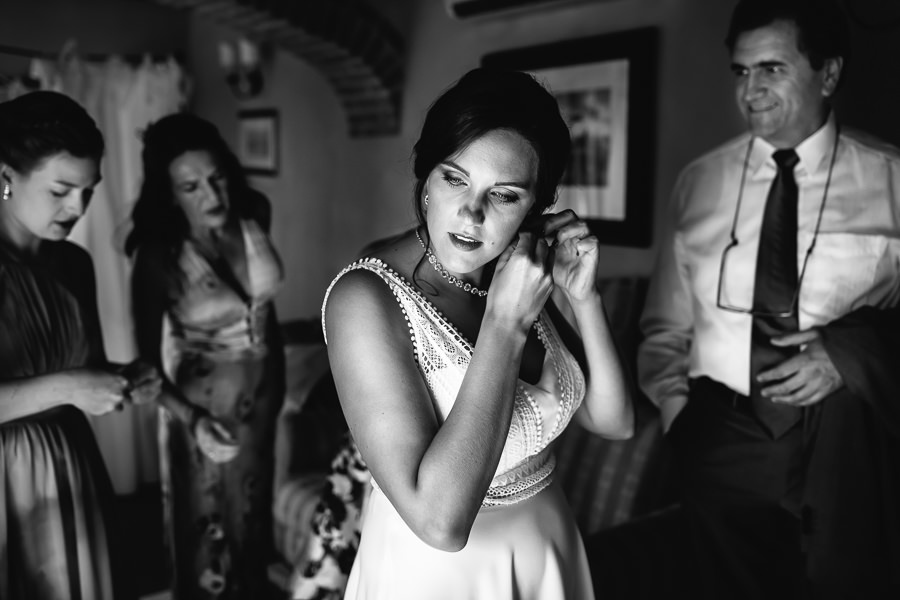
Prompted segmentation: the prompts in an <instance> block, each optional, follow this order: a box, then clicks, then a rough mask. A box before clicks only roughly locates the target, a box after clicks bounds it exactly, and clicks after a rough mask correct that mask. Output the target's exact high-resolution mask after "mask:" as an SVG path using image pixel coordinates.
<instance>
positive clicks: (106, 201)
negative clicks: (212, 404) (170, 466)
mask: <svg viewBox="0 0 900 600" xmlns="http://www.w3.org/2000/svg"><path fill="white" fill-rule="evenodd" d="M32 76H34V77H36V78H37V79H39V80H40V82H41V88H42V89H53V90H56V91H59V92H62V93H65V94H67V95H69V96H71V97H72V98H74V99H75V100H77V101H78V102H80V103H81V105H82V106H84V107H85V109H86V110H87V111H88V113H90V114H91V116H92V117H94V119H95V120H96V122H97V125H98V127H99V128H100V130H101V131H102V132H103V137H104V139H105V141H106V154H105V155H104V159H103V164H102V166H101V172H102V175H103V180H102V181H101V182H100V184H99V185H98V186H97V188H96V190H95V191H94V197H93V200H92V201H91V206H90V208H89V210H88V211H87V214H86V215H85V217H83V218H82V220H81V221H80V222H79V223H78V225H77V226H76V228H75V229H74V230H73V232H72V236H71V238H70V239H71V240H72V241H74V242H76V243H79V244H81V245H82V246H84V247H85V248H87V249H88V251H89V252H90V253H91V256H92V257H93V260H94V267H95V269H96V272H97V299H98V304H99V311H100V319H101V323H102V326H103V340H104V343H105V346H106V353H107V356H108V358H109V360H111V361H113V362H120V363H127V362H130V361H131V360H133V359H134V358H135V357H136V356H137V348H136V344H135V341H134V336H133V327H132V320H131V314H130V310H129V307H130V293H129V281H128V278H129V274H130V263H129V261H128V259H127V257H126V256H125V254H124V251H123V244H124V238H125V236H126V235H127V233H128V231H129V227H130V224H129V218H130V215H131V209H132V206H133V205H134V201H135V199H136V198H137V195H138V191H139V188H140V184H141V179H142V168H141V158H140V153H141V147H142V144H141V138H140V135H141V132H142V131H143V130H144V128H145V127H146V126H147V125H148V124H149V123H151V122H153V121H155V120H157V119H159V118H160V117H163V116H165V115H167V114H170V113H173V112H177V111H178V110H180V109H181V108H182V107H183V106H184V105H185V104H186V100H187V94H188V92H187V89H188V85H187V77H186V75H185V73H184V72H183V70H182V68H181V67H180V66H179V65H178V63H177V62H176V61H175V60H168V61H163V62H159V61H153V60H151V59H150V58H149V57H148V58H146V59H145V60H144V61H143V62H142V63H141V64H140V65H137V66H135V65H132V64H129V63H128V62H126V61H125V60H123V59H121V58H118V57H110V58H109V59H107V60H106V61H104V62H86V61H82V60H81V59H79V58H78V57H77V56H76V55H75V54H74V52H72V51H71V50H70V51H64V52H63V54H62V55H61V58H60V60H59V61H46V60H35V61H34V62H33V64H32ZM156 420H157V409H156V407H155V406H139V407H138V406H129V407H126V409H125V410H124V411H122V412H114V413H110V414H108V415H104V416H102V417H96V418H92V425H93V427H94V432H95V434H96V437H97V441H98V443H99V445H100V450H101V452H102V453H103V456H104V459H105V460H106V465H107V468H108V469H109V473H110V476H111V478H112V481H113V485H114V487H115V489H116V492H117V493H118V494H128V493H132V492H134V491H136V490H137V489H138V488H139V487H140V486H141V485H142V484H146V483H153V482H157V481H159V458H158V448H157V441H156V430H157V426H156Z"/></svg>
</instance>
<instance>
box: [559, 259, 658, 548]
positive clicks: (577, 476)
mask: <svg viewBox="0 0 900 600" xmlns="http://www.w3.org/2000/svg"><path fill="white" fill-rule="evenodd" d="M598 287H599V289H600V293H601V295H602V297H603V305H604V307H605V308H606V311H607V316H608V317H609V323H610V327H611V329H612V333H613V336H614V337H615V339H616V343H617V345H618V346H619V351H620V353H621V355H622V357H623V360H624V362H625V365H624V366H625V368H626V369H627V370H628V371H629V372H631V373H635V372H636V356H637V348H638V344H639V343H640V330H639V326H638V321H639V319H640V314H641V311H642V310H643V305H644V295H645V293H646V289H647V280H646V278H643V277H609V278H604V279H601V280H600V281H599V282H598ZM635 393H636V394H637V397H636V399H635V410H636V415H637V418H636V427H635V433H634V436H633V437H632V438H631V439H629V440H624V441H612V440H607V439H605V438H602V437H600V436H598V435H594V434H592V433H590V432H589V431H587V430H586V429H584V428H582V427H580V426H579V425H578V424H577V423H575V422H573V423H572V424H570V425H569V427H568V428H567V429H566V431H565V432H564V433H563V435H562V436H561V437H560V440H559V441H558V442H557V446H556V456H557V461H558V463H557V470H556V479H557V481H560V482H561V483H562V487H563V490H564V491H565V493H566V496H567V497H568V500H569V504H570V505H571V507H572V511H573V512H574V513H575V519H576V520H577V522H578V524H579V526H580V527H581V529H582V532H583V534H584V535H589V534H591V533H594V532H596V531H598V530H600V529H605V528H607V527H611V526H613V525H617V524H619V523H622V522H623V521H626V520H628V519H630V518H631V517H633V516H637V514H638V513H640V512H642V511H644V510H646V509H648V508H649V509H652V508H656V507H657V506H658V503H657V498H650V499H649V501H646V500H644V496H647V495H648V494H649V495H653V494H656V493H657V492H658V491H660V490H661V489H662V488H663V485H661V484H660V477H661V475H662V473H661V472H660V470H659V466H660V465H661V464H662V463H661V462H660V461H661V460H662V458H663V456H662V455H663V449H664V447H663V444H662V430H661V428H660V424H659V418H658V413H657V412H656V408H655V407H653V406H652V405H651V404H650V403H649V401H648V400H647V399H646V398H645V397H644V396H642V395H641V394H640V393H639V392H638V391H637V386H635ZM662 500H663V498H662V497H661V496H660V497H659V501H660V502H662ZM644 503H646V504H648V506H643V504H644Z"/></svg>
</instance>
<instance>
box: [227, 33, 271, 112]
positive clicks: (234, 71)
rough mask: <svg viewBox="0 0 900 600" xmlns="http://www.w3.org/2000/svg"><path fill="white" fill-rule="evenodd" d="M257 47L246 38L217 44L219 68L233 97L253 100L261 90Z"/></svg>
mask: <svg viewBox="0 0 900 600" xmlns="http://www.w3.org/2000/svg"><path fill="white" fill-rule="evenodd" d="M260 63H261V61H260V50H259V46H258V45H257V44H255V43H253V42H251V41H250V40H248V39H246V38H240V39H238V40H236V41H221V42H219V66H220V67H222V70H223V71H225V81H226V82H227V83H228V87H230V88H231V92H232V93H233V94H234V95H235V97H237V98H240V99H246V98H253V97H254V96H257V95H258V94H259V93H260V92H261V91H262V89H263V76H262V67H261V64H260Z"/></svg>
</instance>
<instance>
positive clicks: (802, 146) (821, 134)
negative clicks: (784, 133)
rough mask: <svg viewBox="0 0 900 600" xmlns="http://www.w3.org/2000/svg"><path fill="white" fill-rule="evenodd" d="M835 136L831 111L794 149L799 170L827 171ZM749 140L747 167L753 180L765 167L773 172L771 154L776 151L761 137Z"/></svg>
mask: <svg viewBox="0 0 900 600" xmlns="http://www.w3.org/2000/svg"><path fill="white" fill-rule="evenodd" d="M837 134H838V132H837V121H836V120H835V117H834V111H831V112H830V113H829V115H828V119H827V120H826V121H825V124H824V125H822V126H821V127H819V128H818V129H817V130H816V131H815V132H813V134H812V135H810V136H809V137H808V138H806V139H805V140H803V141H802V142H800V143H799V144H797V146H796V147H795V148H794V150H796V152H797V156H798V157H799V158H800V164H799V169H800V170H802V171H804V172H806V173H815V172H816V171H817V170H819V169H827V168H828V161H829V159H830V158H831V152H832V148H833V147H834V139H835V137H836V136H837ZM750 140H751V142H750V143H752V144H753V147H752V149H751V150H750V157H749V162H748V165H747V166H748V168H749V170H750V176H751V177H753V178H756V177H757V176H760V175H761V170H762V169H763V167H766V166H768V168H770V169H772V170H775V169H776V166H775V160H774V159H773V158H772V153H773V152H775V150H776V148H775V146H773V145H772V144H770V143H769V142H767V141H766V140H764V139H762V138H761V137H756V136H754V137H751V138H750Z"/></svg>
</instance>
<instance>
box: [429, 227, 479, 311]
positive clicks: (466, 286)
mask: <svg viewBox="0 0 900 600" xmlns="http://www.w3.org/2000/svg"><path fill="white" fill-rule="evenodd" d="M416 238H417V239H418V240H419V243H420V244H422V247H423V248H425V256H427V257H428V262H430V263H431V266H432V267H434V270H435V271H437V272H438V274H439V275H440V276H441V277H443V278H444V279H446V280H447V281H449V282H450V283H452V284H453V285H455V286H456V287H458V288H460V289H461V290H464V291H466V292H469V293H470V294H474V295H476V296H478V297H479V298H484V297H485V296H487V290H480V289H478V288H477V287H475V286H474V285H472V284H471V283H466V282H465V281H463V280H461V279H459V278H457V277H454V276H453V275H451V274H450V273H448V272H447V269H445V268H444V265H442V264H441V263H440V262H438V259H437V257H436V256H435V255H434V253H433V252H432V251H431V250H430V249H429V248H428V246H426V245H425V242H424V240H422V236H421V235H419V230H418V229H416Z"/></svg>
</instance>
